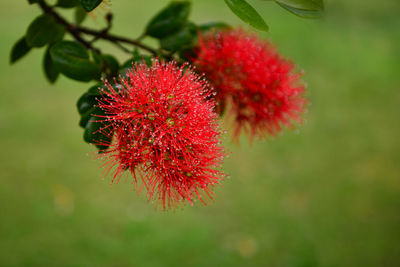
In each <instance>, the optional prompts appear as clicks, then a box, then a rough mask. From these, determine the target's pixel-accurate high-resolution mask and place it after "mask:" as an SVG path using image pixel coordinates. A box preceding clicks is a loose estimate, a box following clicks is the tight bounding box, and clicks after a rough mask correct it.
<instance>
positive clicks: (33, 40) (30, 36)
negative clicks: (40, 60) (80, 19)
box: [26, 14, 65, 47]
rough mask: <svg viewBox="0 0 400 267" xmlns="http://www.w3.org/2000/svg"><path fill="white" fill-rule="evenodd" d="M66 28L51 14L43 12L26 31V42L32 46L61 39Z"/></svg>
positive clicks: (39, 45)
mask: <svg viewBox="0 0 400 267" xmlns="http://www.w3.org/2000/svg"><path fill="white" fill-rule="evenodd" d="M64 32H65V29H64V27H63V26H62V25H60V24H59V23H57V22H56V21H55V20H54V18H53V17H52V16H50V15H47V14H43V15H41V16H39V17H37V18H36V19H35V20H34V21H32V23H31V24H30V25H29V27H28V30H27V32H26V43H27V44H28V45H29V46H31V47H41V46H44V45H46V44H48V43H53V42H56V41H59V40H61V39H62V37H63V36H64Z"/></svg>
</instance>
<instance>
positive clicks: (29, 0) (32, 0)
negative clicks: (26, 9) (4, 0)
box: [28, 0, 41, 4]
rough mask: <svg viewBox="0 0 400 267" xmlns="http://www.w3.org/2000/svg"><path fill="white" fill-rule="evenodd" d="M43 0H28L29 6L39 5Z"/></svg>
mask: <svg viewBox="0 0 400 267" xmlns="http://www.w3.org/2000/svg"><path fill="white" fill-rule="evenodd" d="M39 1H41V0H28V2H29V4H34V3H38V2H39Z"/></svg>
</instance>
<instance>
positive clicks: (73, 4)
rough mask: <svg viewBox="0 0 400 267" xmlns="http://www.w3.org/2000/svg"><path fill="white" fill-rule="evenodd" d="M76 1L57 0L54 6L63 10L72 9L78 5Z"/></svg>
mask: <svg viewBox="0 0 400 267" xmlns="http://www.w3.org/2000/svg"><path fill="white" fill-rule="evenodd" d="M79 4H80V3H79V1H78V0H58V1H57V4H56V6H57V7H63V8H72V7H76V6H77V5H79Z"/></svg>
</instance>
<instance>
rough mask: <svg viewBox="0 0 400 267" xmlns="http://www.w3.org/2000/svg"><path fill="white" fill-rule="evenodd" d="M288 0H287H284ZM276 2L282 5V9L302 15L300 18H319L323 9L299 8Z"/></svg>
mask: <svg viewBox="0 0 400 267" xmlns="http://www.w3.org/2000/svg"><path fill="white" fill-rule="evenodd" d="M285 2H288V1H285ZM277 4H278V5H280V6H281V7H283V8H284V9H286V10H288V11H290V12H291V13H293V14H295V15H297V16H299V17H302V18H311V19H312V18H319V17H321V16H322V15H323V9H317V10H311V9H299V8H295V7H292V6H289V5H286V4H283V3H280V2H278V1H277Z"/></svg>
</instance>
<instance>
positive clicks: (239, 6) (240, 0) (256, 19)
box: [224, 0, 268, 31]
mask: <svg viewBox="0 0 400 267" xmlns="http://www.w3.org/2000/svg"><path fill="white" fill-rule="evenodd" d="M224 1H225V3H226V4H227V5H228V7H229V8H230V9H231V10H232V12H233V13H234V14H235V15H236V16H238V17H239V18H240V19H241V20H243V21H244V22H246V23H247V24H249V25H251V26H253V27H254V28H256V29H258V30H261V31H268V25H267V23H265V21H264V19H263V18H262V17H261V16H260V14H258V12H257V11H256V10H255V9H254V8H253V7H252V6H251V5H250V4H249V3H247V2H246V1H245V0H224Z"/></svg>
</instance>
